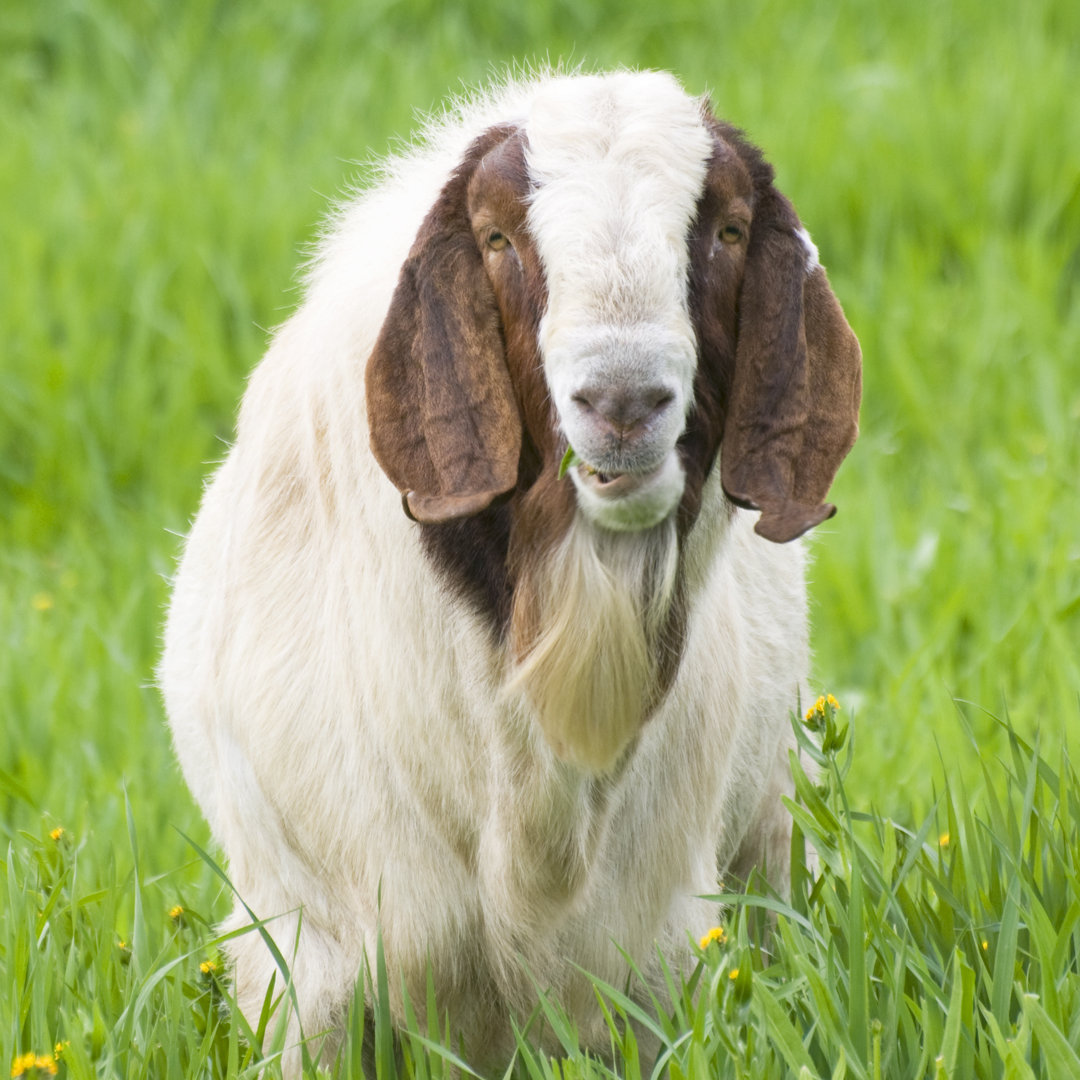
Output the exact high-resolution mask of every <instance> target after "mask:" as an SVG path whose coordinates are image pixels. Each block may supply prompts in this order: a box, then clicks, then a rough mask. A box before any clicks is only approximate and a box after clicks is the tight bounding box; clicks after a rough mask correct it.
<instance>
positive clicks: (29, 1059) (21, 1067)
mask: <svg viewBox="0 0 1080 1080" xmlns="http://www.w3.org/2000/svg"><path fill="white" fill-rule="evenodd" d="M36 1060H37V1058H36V1057H35V1056H34V1055H33V1054H18V1055H17V1056H16V1058H15V1060H14V1061H13V1062H12V1063H11V1075H12V1077H16V1076H22V1074H23V1073H24V1072H26V1070H27V1069H32V1068H33V1067H34V1062H35V1061H36Z"/></svg>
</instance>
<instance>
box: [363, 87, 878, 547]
mask: <svg viewBox="0 0 1080 1080" xmlns="http://www.w3.org/2000/svg"><path fill="white" fill-rule="evenodd" d="M772 175H773V174H772V169H771V168H770V166H768V165H767V164H766V163H765V162H764V160H763V158H762V157H761V155H760V153H759V152H758V151H757V150H756V149H755V148H753V147H752V146H750V145H749V144H748V143H746V142H745V140H743V139H742V137H741V136H740V135H739V133H738V132H737V131H735V130H734V129H732V128H730V127H728V126H726V125H724V124H722V123H720V122H718V121H717V120H716V119H715V118H714V117H713V116H712V115H711V113H710V112H709V110H708V108H707V107H706V106H703V105H702V104H701V103H700V102H697V101H694V100H693V99H691V98H689V97H687V95H686V94H685V93H683V91H682V90H681V89H680V88H679V87H678V85H677V84H676V83H675V81H674V80H673V79H671V78H670V77H667V76H660V75H629V74H622V75H616V76H609V77H580V78H574V79H567V80H555V81H553V82H551V83H550V84H548V85H546V86H545V87H544V88H543V89H542V90H541V91H540V93H539V94H538V96H537V98H536V99H535V102H534V104H533V106H532V109H531V112H530V114H529V115H528V117H526V118H525V119H524V121H523V122H521V123H514V124H509V125H506V126H501V127H495V128H491V129H489V130H488V131H487V132H486V133H485V134H484V135H482V136H481V137H480V138H479V139H477V140H476V141H475V142H474V143H473V144H472V146H471V147H470V148H469V151H468V153H467V154H466V157H465V159H464V161H463V162H462V163H461V165H460V166H459V168H458V169H457V170H456V171H455V173H454V174H453V176H452V177H451V179H450V181H449V182H448V183H447V184H446V186H445V187H444V189H443V191H442V192H441V194H440V195H439V198H438V200H437V201H436V203H435V205H434V206H433V207H432V209H431V210H430V212H429V214H428V216H427V218H426V220H425V222H424V224H423V227H422V228H421V230H420V233H419V235H418V236H417V239H416V242H415V244H414V246H413V249H412V251H411V253H410V255H409V257H408V260H407V261H406V263H405V265H404V267H403V269H402V272H401V277H400V280H399V283H398V287H397V290H396V292H395V294H394V298H393V301H392V303H391V307H390V311H389V313H388V315H387V318H386V321H385V324H384V326H383V329H382V333H381V335H380V337H379V340H378V343H377V345H376V347H375V350H374V353H373V355H372V358H371V361H370V363H369V366H368V370H367V383H368V397H369V422H370V425H371V434H372V447H373V449H374V451H375V454H376V456H377V457H378V459H379V461H380V463H381V465H382V466H383V468H384V470H385V471H386V473H387V475H388V476H389V477H390V479H391V480H393V481H394V483H395V484H396V485H397V487H398V488H399V490H401V491H402V492H403V494H404V497H405V506H406V509H407V511H408V513H409V514H410V515H411V516H412V517H414V518H416V519H417V520H418V521H422V522H429V523H439V522H446V521H451V520H454V519H456V518H461V517H465V516H469V515H473V514H476V513H478V512H479V511H481V510H483V509H484V508H486V507H487V506H489V505H490V504H491V503H492V502H493V501H495V500H497V499H498V498H500V497H501V496H503V495H506V494H507V493H510V492H512V491H514V490H515V489H517V490H519V491H524V490H526V489H528V488H530V487H532V486H533V485H534V484H536V483H538V482H543V483H544V486H545V487H548V486H550V485H551V484H552V480H553V477H554V476H555V475H557V472H558V467H559V463H560V461H561V459H562V458H563V455H564V453H565V451H566V448H567V446H568V445H569V446H572V447H573V449H574V451H575V452H576V455H577V457H578V459H579V463H578V464H577V465H576V466H575V467H574V468H573V469H572V470H571V480H572V484H573V488H574V490H575V491H576V495H577V500H576V501H577V505H578V507H579V509H580V511H581V512H582V513H583V514H584V515H586V516H587V517H588V518H590V519H591V520H592V521H593V522H595V523H596V524H598V525H600V526H602V527H604V528H607V529H611V530H640V529H644V528H648V527H650V526H653V525H655V524H657V523H658V522H660V521H661V520H663V519H665V518H667V517H668V516H670V515H672V514H673V513H675V512H676V510H677V509H678V508H679V507H680V505H681V506H682V507H683V510H684V511H685V512H686V513H687V514H689V516H691V517H692V516H693V514H694V513H695V512H696V509H697V505H698V502H699V499H700V493H701V487H702V485H703V483H704V481H705V479H706V477H707V475H708V473H709V471H710V469H711V467H712V465H713V463H714V461H715V458H716V455H717V452H718V450H719V449H720V444H721V437H722V441H723V451H722V481H723V485H724V489H725V491H726V492H727V494H728V496H729V498H731V500H732V501H733V502H735V503H736V504H738V505H740V506H743V507H747V508H751V509H759V510H761V511H762V516H761V518H760V520H759V522H758V524H757V531H758V532H759V533H760V534H761V535H763V536H765V537H767V538H768V539H770V540H775V541H785V540H790V539H792V538H794V537H796V536H798V535H800V534H801V533H803V532H805V531H806V530H807V529H809V528H811V527H813V526H814V525H816V524H818V523H819V522H820V521H822V520H824V519H825V518H826V517H829V516H830V515H831V514H832V513H833V512H834V508H833V507H832V506H830V505H828V504H825V503H824V502H823V499H824V496H825V494H826V493H827V491H828V488H829V486H830V484H831V482H832V478H833V476H834V474H835V472H836V469H837V468H838V466H839V464H840V462H841V460H842V459H843V457H844V455H845V454H846V453H847V451H848V450H849V449H850V447H851V445H852V443H853V442H854V439H855V435H856V432H857V427H856V422H857V413H858V405H859V397H860V385H861V378H860V371H861V369H860V357H859V349H858V343H857V341H856V339H855V337H854V335H853V334H852V333H851V330H850V329H849V327H848V325H847V323H846V322H845V320H844V317H843V314H842V312H841V311H840V308H839V305H838V304H837V302H836V300H835V298H834V297H833V295H832V292H831V290H830V288H829V285H828V282H827V280H826V278H825V275H824V271H823V270H822V269H821V268H820V266H818V264H817V259H816V251H815V249H814V247H813V244H812V243H811V242H810V241H809V238H808V236H807V234H806V233H805V231H803V230H802V228H801V226H800V224H799V221H798V218H797V216H796V214H795V212H794V210H793V208H792V207H791V205H790V203H789V202H788V201H787V200H786V199H785V198H784V196H783V195H781V194H780V193H779V192H778V191H777V190H776V189H775V188H774V187H773V185H772ZM566 497H567V496H564V499H565V498H566Z"/></svg>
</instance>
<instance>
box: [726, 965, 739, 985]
mask: <svg viewBox="0 0 1080 1080" xmlns="http://www.w3.org/2000/svg"><path fill="white" fill-rule="evenodd" d="M727 977H728V978H729V979H731V980H732V981H733V982H734V980H735V979H737V978H738V977H739V969H738V968H732V969H731V970H730V971H729V972H728V973H727Z"/></svg>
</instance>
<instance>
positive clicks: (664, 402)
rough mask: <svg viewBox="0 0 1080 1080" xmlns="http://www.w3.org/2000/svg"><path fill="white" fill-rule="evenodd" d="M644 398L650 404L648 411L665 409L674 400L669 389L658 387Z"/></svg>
mask: <svg viewBox="0 0 1080 1080" xmlns="http://www.w3.org/2000/svg"><path fill="white" fill-rule="evenodd" d="M646 400H647V402H648V404H649V406H650V408H649V411H650V412H659V410H660V409H666V408H667V407H668V406H669V405H670V404H671V403H672V402H673V401H674V400H675V395H674V394H673V393H672V392H671V391H670V390H665V389H663V388H660V389H657V390H655V391H653V392H652V393H651V394H650V395H649V396H648V397H647V398H646Z"/></svg>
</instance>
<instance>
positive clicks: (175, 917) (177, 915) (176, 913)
mask: <svg viewBox="0 0 1080 1080" xmlns="http://www.w3.org/2000/svg"><path fill="white" fill-rule="evenodd" d="M183 917H184V909H183V908H182V907H181V906H180V905H179V904H174V905H173V906H172V907H171V908H169V918H170V919H172V921H173V922H179V921H180V920H181V919H182V918H183Z"/></svg>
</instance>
